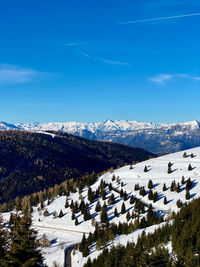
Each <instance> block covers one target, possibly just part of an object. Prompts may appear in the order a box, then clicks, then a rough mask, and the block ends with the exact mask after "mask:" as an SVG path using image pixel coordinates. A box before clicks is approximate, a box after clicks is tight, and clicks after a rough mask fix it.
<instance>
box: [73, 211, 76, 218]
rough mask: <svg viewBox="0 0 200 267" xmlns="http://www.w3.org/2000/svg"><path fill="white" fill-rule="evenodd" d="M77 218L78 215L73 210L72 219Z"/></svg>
mask: <svg viewBox="0 0 200 267" xmlns="http://www.w3.org/2000/svg"><path fill="white" fill-rule="evenodd" d="M75 218H76V215H75V213H74V212H72V220H75Z"/></svg>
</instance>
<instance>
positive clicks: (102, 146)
mask: <svg viewBox="0 0 200 267" xmlns="http://www.w3.org/2000/svg"><path fill="white" fill-rule="evenodd" d="M150 156H153V154H151V153H149V152H147V151H145V150H143V149H139V148H133V147H130V146H124V145H120V144H112V143H106V142H97V141H90V140H87V139H84V138H81V137H75V136H73V135H69V134H65V135H54V134H49V135H48V134H40V133H30V132H23V131H0V178H1V182H0V202H4V201H8V200H9V199H14V198H15V197H16V196H23V195H27V194H30V193H33V192H35V191H39V190H42V189H44V188H48V187H50V186H54V185H55V184H59V183H61V182H62V181H64V180H67V179H70V178H75V179H76V178H80V177H81V176H83V175H85V174H86V173H92V172H93V171H94V172H101V171H104V170H107V169H108V168H111V167H113V168H116V167H117V166H118V165H119V166H122V165H124V164H125V163H129V164H130V163H132V162H133V161H142V160H144V159H147V158H148V157H150Z"/></svg>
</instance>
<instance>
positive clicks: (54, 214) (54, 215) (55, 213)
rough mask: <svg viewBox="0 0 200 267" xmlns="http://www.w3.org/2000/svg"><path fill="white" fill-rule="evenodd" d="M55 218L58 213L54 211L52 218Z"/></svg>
mask: <svg viewBox="0 0 200 267" xmlns="http://www.w3.org/2000/svg"><path fill="white" fill-rule="evenodd" d="M57 217H58V213H57V211H54V212H53V218H54V219H56V218H57Z"/></svg>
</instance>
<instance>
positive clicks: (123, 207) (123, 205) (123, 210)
mask: <svg viewBox="0 0 200 267" xmlns="http://www.w3.org/2000/svg"><path fill="white" fill-rule="evenodd" d="M124 213H126V206H125V204H124V202H123V203H122V207H121V214H124Z"/></svg>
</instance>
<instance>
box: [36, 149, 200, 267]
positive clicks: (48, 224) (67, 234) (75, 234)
mask: <svg viewBox="0 0 200 267" xmlns="http://www.w3.org/2000/svg"><path fill="white" fill-rule="evenodd" d="M183 153H184V151H181V152H178V153H174V154H169V155H165V156H162V157H158V158H153V159H150V160H147V161H144V162H141V163H138V164H135V165H133V166H132V169H131V168H130V166H124V167H122V168H120V169H116V170H114V171H113V172H112V173H110V172H108V173H106V174H104V175H102V176H101V177H100V178H99V179H98V180H97V182H96V183H94V184H93V185H92V186H91V188H92V190H93V191H94V190H95V189H97V188H98V186H99V185H100V181H101V179H103V180H104V181H105V182H106V183H112V185H113V187H114V188H117V189H118V190H121V184H118V183H117V181H116V180H115V181H112V177H113V174H114V175H115V177H116V178H117V177H119V179H120V182H123V184H124V185H123V187H122V188H123V190H124V191H126V192H127V193H128V195H129V198H130V195H133V196H135V197H137V198H140V199H142V201H143V202H146V203H148V204H149V203H151V204H152V205H153V208H154V209H155V210H157V211H158V212H159V214H163V216H164V217H165V216H166V213H167V212H168V211H177V210H178V207H177V205H176V202H177V200H178V199H180V200H181V201H182V202H183V203H184V202H186V201H191V200H192V199H193V198H197V197H199V196H200V147H198V148H193V149H190V150H186V153H187V155H188V156H187V157H186V158H184V157H183ZM191 154H193V155H194V157H193V158H192V157H191V156H190V155H191ZM169 162H171V163H172V164H173V165H172V173H170V174H169V173H168V172H167V170H168V163H169ZM189 164H191V166H192V168H193V169H192V170H191V171H188V165H189ZM145 165H146V166H147V168H148V171H147V172H144V167H145ZM182 176H184V177H185V180H187V179H188V178H189V177H190V179H191V181H192V188H191V190H190V195H191V198H190V200H186V199H185V194H186V190H185V184H184V185H182V184H181V179H182ZM150 179H151V180H152V181H153V184H154V188H153V191H157V192H158V196H159V199H158V200H157V201H156V202H155V203H153V201H149V199H148V194H146V196H144V197H142V196H141V195H140V194H139V191H135V190H134V186H135V184H137V183H139V185H140V186H143V187H144V188H145V190H146V191H147V192H148V191H149V189H148V182H149V180H150ZM173 180H175V181H176V183H178V182H179V184H180V186H181V187H180V189H181V191H180V192H179V193H177V192H171V191H170V186H171V182H172V181H173ZM164 183H165V184H166V187H167V190H166V191H163V189H162V188H163V184H164ZM87 193H88V189H87V188H84V189H83V192H82V197H83V199H84V201H85V202H88V203H89V201H88V199H87ZM111 193H113V194H114V196H115V204H114V205H109V206H108V217H109V221H110V222H114V223H116V224H118V222H119V221H120V222H126V221H127V219H126V214H119V217H117V218H116V217H115V216H114V209H115V208H117V210H118V212H120V211H121V205H122V203H123V200H122V199H121V198H120V196H119V194H118V193H117V192H115V191H113V190H112V191H111V192H109V191H108V188H107V196H106V200H105V201H106V202H107V200H108V198H109V196H110V194H111ZM164 197H166V198H167V204H166V205H165V204H164V201H163V200H164ZM68 199H69V204H70V202H71V200H73V201H74V202H75V201H78V202H79V203H80V201H81V200H80V195H79V193H78V192H77V193H73V194H71V195H70V196H69V198H68ZM65 201H66V196H61V197H57V198H56V199H55V200H54V201H53V202H52V203H51V204H49V205H48V206H47V205H46V204H47V203H45V207H44V209H43V210H42V212H41V211H38V209H37V207H35V208H34V211H33V214H32V215H33V226H34V227H35V228H36V229H38V231H39V236H41V235H42V234H44V233H45V234H46V236H47V238H48V239H49V240H54V242H53V244H52V245H51V246H50V247H48V248H45V249H43V251H44V253H45V254H44V256H45V259H46V260H45V262H46V263H47V265H48V266H49V267H51V266H53V261H57V263H59V264H60V266H63V264H64V248H66V247H68V246H70V245H71V244H76V243H78V242H80V241H81V239H82V235H83V232H85V233H89V232H90V231H91V232H92V231H94V229H95V228H94V226H92V224H91V220H89V221H84V220H83V215H82V214H81V213H80V212H79V213H77V214H76V217H77V218H78V221H79V224H78V225H77V226H75V223H74V220H72V219H71V216H72V212H71V209H70V208H69V207H68V208H65ZM99 201H100V203H101V205H103V203H104V200H102V199H101V198H100V199H99ZM96 203H97V200H95V202H94V203H92V204H90V206H89V209H90V213H91V216H92V217H94V218H95V221H96V222H98V223H100V214H99V213H97V212H96V211H95V206H96ZM125 206H126V209H129V210H130V212H132V209H133V208H134V205H131V204H130V202H129V199H128V200H127V201H125ZM45 209H47V210H48V212H49V216H46V217H45V216H44V215H43V212H44V210H45ZM61 209H62V211H63V213H64V216H63V217H62V218H56V219H54V218H53V212H54V211H56V212H57V213H58V214H59V212H60V210H61ZM142 216H144V215H142ZM130 221H133V220H132V219H131V220H130ZM157 227H159V226H158V225H157V226H151V227H148V228H146V231H147V232H153V231H154V229H155V228H157ZM141 232H142V230H136V231H134V232H133V233H131V234H129V235H126V236H124V235H123V236H118V237H117V238H115V239H114V241H113V244H114V245H116V244H119V243H120V244H124V245H125V244H126V243H127V241H136V240H137V238H138V235H139V234H141ZM62 243H63V244H62ZM62 247H63V248H62ZM99 253H100V251H96V249H95V247H93V248H92V249H91V252H90V255H89V256H90V257H91V259H94V258H95V257H97V256H98V254H99ZM72 254H73V253H72ZM86 261H87V258H83V257H82V254H81V253H80V252H77V251H76V253H75V255H72V266H73V267H79V266H80V267H81V266H83V264H84V263H85V262H86Z"/></svg>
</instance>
